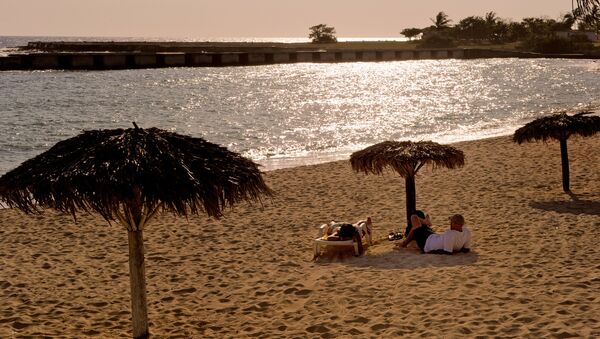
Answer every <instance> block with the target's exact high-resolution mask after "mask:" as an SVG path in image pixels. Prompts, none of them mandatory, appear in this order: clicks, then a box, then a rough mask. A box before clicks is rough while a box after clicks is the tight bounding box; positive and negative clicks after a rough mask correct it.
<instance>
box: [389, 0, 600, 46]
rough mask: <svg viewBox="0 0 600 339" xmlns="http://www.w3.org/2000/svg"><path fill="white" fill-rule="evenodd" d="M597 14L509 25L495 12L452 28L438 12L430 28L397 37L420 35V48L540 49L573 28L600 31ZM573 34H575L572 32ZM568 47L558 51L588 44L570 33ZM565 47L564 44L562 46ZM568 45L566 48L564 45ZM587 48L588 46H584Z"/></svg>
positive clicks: (526, 20)
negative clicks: (511, 45)
mask: <svg viewBox="0 0 600 339" xmlns="http://www.w3.org/2000/svg"><path fill="white" fill-rule="evenodd" d="M599 18H600V11H599V8H598V6H595V5H594V6H592V8H591V9H590V10H589V11H587V12H585V14H584V12H583V11H582V10H580V9H575V10H574V11H572V12H571V13H567V14H565V15H564V16H563V17H561V18H560V19H558V20H555V19H549V18H543V17H540V18H534V17H531V18H524V19H523V20H522V21H520V22H512V21H507V20H503V19H500V18H498V16H497V15H496V13H495V12H488V13H486V14H485V15H484V16H469V17H466V18H464V19H462V20H460V21H459V22H458V23H456V24H455V25H451V22H452V20H451V19H450V18H449V17H448V15H447V14H446V13H444V12H439V13H438V14H437V15H436V16H435V17H434V18H431V19H430V20H431V22H432V25H431V26H428V27H425V28H405V29H403V30H402V31H401V32H400V34H402V35H404V36H405V37H407V38H408V39H409V40H413V39H414V38H415V37H417V36H419V35H421V36H422V41H421V45H423V46H425V47H450V46H452V45H454V44H455V43H457V42H458V43H495V44H502V43H510V42H517V41H520V42H523V44H522V47H524V48H526V49H534V50H536V49H540V46H538V45H539V44H540V43H544V42H546V43H552V44H554V45H556V44H559V43H560V39H563V40H564V38H560V37H556V36H555V35H556V34H555V32H557V31H571V30H572V28H573V27H576V28H577V31H579V32H582V31H593V32H600V20H599ZM573 33H576V32H573ZM572 36H573V37H572V38H569V39H568V40H570V41H567V42H568V44H565V46H562V47H561V48H559V49H565V48H568V47H570V49H571V50H572V49H577V47H582V46H577V44H580V45H581V44H583V43H585V42H586V41H587V37H586V36H585V35H579V36H578V35H577V34H572ZM563 44H564V43H563ZM567 45H568V46H567ZM586 47H589V45H586Z"/></svg>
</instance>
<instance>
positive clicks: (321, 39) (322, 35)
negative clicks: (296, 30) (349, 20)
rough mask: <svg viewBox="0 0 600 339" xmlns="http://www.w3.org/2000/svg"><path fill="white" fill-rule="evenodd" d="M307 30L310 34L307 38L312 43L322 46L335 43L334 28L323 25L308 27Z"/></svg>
mask: <svg viewBox="0 0 600 339" xmlns="http://www.w3.org/2000/svg"><path fill="white" fill-rule="evenodd" d="M309 30H310V33H309V34H308V38H309V39H311V40H312V42H313V43H320V44H322V43H333V42H337V38H336V36H335V28H334V27H329V26H327V25H325V24H319V25H315V26H312V27H310V28H309Z"/></svg>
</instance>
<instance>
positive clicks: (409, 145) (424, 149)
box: [350, 141, 465, 223]
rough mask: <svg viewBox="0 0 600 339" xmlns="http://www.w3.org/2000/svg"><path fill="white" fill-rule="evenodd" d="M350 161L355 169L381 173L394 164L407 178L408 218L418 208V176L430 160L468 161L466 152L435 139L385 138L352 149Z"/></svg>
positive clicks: (440, 163) (452, 164) (441, 163)
mask: <svg viewBox="0 0 600 339" xmlns="http://www.w3.org/2000/svg"><path fill="white" fill-rule="evenodd" d="M350 163H351V165H352V168H353V169H354V170H355V171H356V172H361V171H362V172H364V173H365V174H369V173H372V174H381V173H383V170H384V169H385V168H387V167H391V168H392V169H393V170H395V171H396V172H397V173H398V174H400V176H401V177H404V179H405V182H406V220H407V222H408V223H410V216H411V215H412V214H413V213H414V212H415V211H416V210H417V190H416V186H415V176H416V175H417V172H419V170H420V169H421V168H422V167H423V166H425V165H427V164H430V165H431V166H433V167H434V168H435V167H446V168H450V169H452V168H458V167H462V166H463V165H464V164H465V155H464V153H463V152H462V151H461V150H458V149H456V148H454V147H452V146H446V145H440V144H438V143H435V142H432V141H418V142H413V141H403V142H399V141H384V142H381V143H379V144H375V145H372V146H369V147H367V148H365V149H363V150H361V151H357V152H354V153H352V155H351V156H350Z"/></svg>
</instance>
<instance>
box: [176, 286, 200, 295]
mask: <svg viewBox="0 0 600 339" xmlns="http://www.w3.org/2000/svg"><path fill="white" fill-rule="evenodd" d="M196 291H197V290H196V288H195V287H190V288H184V289H181V290H176V291H173V293H175V294H188V293H194V292H196Z"/></svg>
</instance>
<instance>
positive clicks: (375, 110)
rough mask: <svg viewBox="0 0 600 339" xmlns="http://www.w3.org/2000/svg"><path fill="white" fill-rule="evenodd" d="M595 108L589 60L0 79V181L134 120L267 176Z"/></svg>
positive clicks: (596, 74) (597, 92) (598, 82)
mask: <svg viewBox="0 0 600 339" xmlns="http://www.w3.org/2000/svg"><path fill="white" fill-rule="evenodd" d="M21 39H23V38H21ZM0 40H1V39H0ZM30 40H36V39H30ZM54 40H58V39H54ZM4 46H7V44H6V43H5V44H4ZM598 107H600V63H599V62H595V61H593V60H570V59H480V60H415V61H394V62H355V63H334V64H312V63H297V64H280V65H265V66H249V67H222V68H163V69H140V70H118V71H33V72H32V71H10V72H0V174H3V173H5V172H6V171H8V170H10V169H12V168H14V167H16V166H17V165H19V164H20V163H21V162H23V161H25V160H26V159H29V158H31V157H33V156H35V155H37V154H39V153H41V152H43V151H45V150H47V149H48V148H50V147H51V146H52V145H54V144H55V143H56V142H58V141H60V140H62V139H65V138H68V137H71V136H74V135H76V134H78V133H80V132H81V131H82V130H88V129H104V128H128V127H131V126H132V121H135V122H136V123H137V124H138V125H139V126H140V127H159V128H163V129H167V130H171V131H175V132H178V133H182V134H187V135H192V136H197V137H203V138H205V139H207V140H208V141H211V142H214V143H218V144H221V145H224V146H226V147H228V148H229V149H231V150H233V151H236V152H240V153H242V154H243V155H245V156H247V157H250V158H252V159H254V160H255V161H257V162H259V163H261V164H262V165H263V166H264V167H263V169H264V170H271V169H275V168H281V167H291V166H298V165H302V164H311V163H319V162H324V161H330V160H336V159H345V158H347V157H348V156H349V154H350V153H352V152H353V151H356V150H359V149H362V148H364V147H366V146H368V145H371V144H374V143H377V142H381V141H384V140H433V141H437V142H440V143H451V142H455V141H462V140H474V139H481V138H486V137H491V136H498V135H508V134H511V133H513V132H514V130H515V129H516V128H518V127H520V126H522V125H523V124H524V123H526V122H528V121H531V120H532V119H534V118H537V117H540V116H542V115H544V114H548V113H551V112H556V111H562V110H568V111H575V110H580V109H597V108H598Z"/></svg>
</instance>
